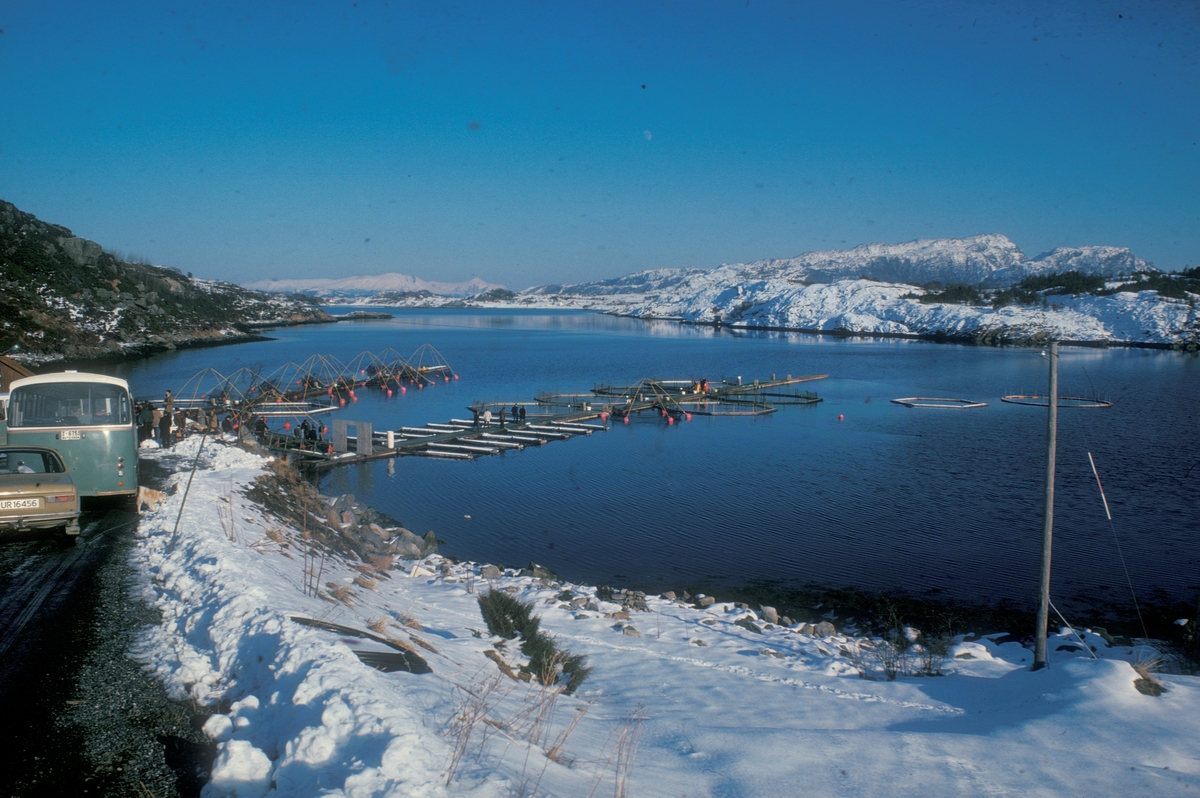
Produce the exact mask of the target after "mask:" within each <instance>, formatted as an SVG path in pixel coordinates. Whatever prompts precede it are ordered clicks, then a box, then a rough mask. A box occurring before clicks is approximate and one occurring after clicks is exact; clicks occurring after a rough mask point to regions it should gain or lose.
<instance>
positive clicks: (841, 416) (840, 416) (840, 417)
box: [838, 413, 845, 421]
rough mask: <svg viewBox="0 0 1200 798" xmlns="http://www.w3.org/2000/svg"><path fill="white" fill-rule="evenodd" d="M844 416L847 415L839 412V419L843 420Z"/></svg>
mask: <svg viewBox="0 0 1200 798" xmlns="http://www.w3.org/2000/svg"><path fill="white" fill-rule="evenodd" d="M843 418H845V416H843V415H842V414H841V413H838V421H841V420H842V419H843Z"/></svg>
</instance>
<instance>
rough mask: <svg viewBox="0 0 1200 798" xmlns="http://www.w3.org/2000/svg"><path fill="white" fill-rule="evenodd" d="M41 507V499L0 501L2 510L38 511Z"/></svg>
mask: <svg viewBox="0 0 1200 798" xmlns="http://www.w3.org/2000/svg"><path fill="white" fill-rule="evenodd" d="M41 506H42V500H41V499H0V510H36V509H38V508H39V507H41Z"/></svg>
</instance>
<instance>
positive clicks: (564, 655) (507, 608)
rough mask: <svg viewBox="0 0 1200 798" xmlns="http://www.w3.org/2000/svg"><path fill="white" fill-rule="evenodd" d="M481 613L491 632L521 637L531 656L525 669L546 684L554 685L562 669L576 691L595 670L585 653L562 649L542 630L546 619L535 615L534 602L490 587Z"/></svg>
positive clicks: (568, 689)
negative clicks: (531, 602) (529, 602)
mask: <svg viewBox="0 0 1200 798" xmlns="http://www.w3.org/2000/svg"><path fill="white" fill-rule="evenodd" d="M479 612H480V614H481V615H483V622H484V623H485V624H487V628H488V632H489V633H490V634H493V635H496V636H498V637H504V638H509V639H511V638H514V637H516V636H517V635H520V636H521V652H522V653H523V654H524V655H525V656H527V657H529V664H528V665H526V666H525V667H524V668H522V670H524V671H526V672H527V673H529V674H531V675H532V676H533V677H534V678H535V679H537V680H538V681H540V682H541V683H542V684H545V685H550V684H554V683H555V682H556V681H558V679H559V672H560V671H561V673H562V674H563V676H565V677H566V678H567V684H566V687H565V688H563V691H564V692H566V693H573V692H575V690H576V689H577V688H578V687H579V685H581V684H583V680H584V679H586V678H587V675H588V674H589V673H591V671H592V669H591V668H588V667H586V666H585V665H584V661H585V660H586V657H585V656H584V655H582V654H572V653H571V652H569V651H565V650H563V651H560V650H559V648H558V645H557V644H556V643H555V642H554V638H552V637H550V636H549V635H546V634H543V633H542V631H541V625H542V619H541V618H540V617H539V616H537V615H534V614H533V605H532V604H527V603H526V602H524V601H521V600H520V599H519V598H517V597H516V596H513V595H512V594H510V593H507V592H505V591H503V590H489V591H488V592H486V593H483V594H482V595H480V596H479Z"/></svg>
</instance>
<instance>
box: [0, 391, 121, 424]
mask: <svg viewBox="0 0 1200 798" xmlns="http://www.w3.org/2000/svg"><path fill="white" fill-rule="evenodd" d="M8 405H9V406H8V411H9V412H8V426H9V428H10V429H19V428H22V427H68V426H69V427H101V426H112V425H121V426H128V425H130V424H132V423H133V415H132V411H131V409H130V407H129V393H128V392H127V391H126V390H125V389H124V388H123V387H121V386H119V385H110V384H107V383H100V382H54V383H42V384H37V385H27V386H20V387H17V388H14V389H13V391H12V394H11V395H10V396H9V403H8Z"/></svg>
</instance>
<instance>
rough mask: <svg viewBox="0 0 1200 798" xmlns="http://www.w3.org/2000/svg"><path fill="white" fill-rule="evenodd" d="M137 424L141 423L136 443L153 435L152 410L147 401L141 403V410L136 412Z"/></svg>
mask: <svg viewBox="0 0 1200 798" xmlns="http://www.w3.org/2000/svg"><path fill="white" fill-rule="evenodd" d="M138 424H140V425H141V429H140V430H139V432H140V435H139V436H138V443H141V442H142V441H144V440H146V439H148V438H152V437H154V410H152V409H151V407H150V403H149V402H145V403H144V404H143V405H142V410H141V412H140V413H138Z"/></svg>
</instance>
